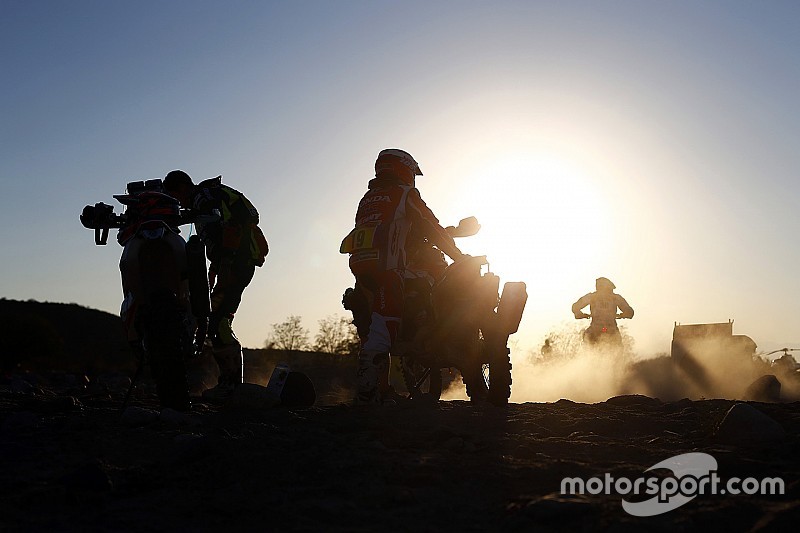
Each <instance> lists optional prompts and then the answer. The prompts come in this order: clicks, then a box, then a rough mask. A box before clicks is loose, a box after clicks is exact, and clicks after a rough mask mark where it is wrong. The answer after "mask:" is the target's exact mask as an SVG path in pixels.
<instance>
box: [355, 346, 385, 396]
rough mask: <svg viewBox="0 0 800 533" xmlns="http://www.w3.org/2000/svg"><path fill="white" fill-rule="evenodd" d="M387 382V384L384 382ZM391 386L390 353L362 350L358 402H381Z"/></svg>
mask: <svg viewBox="0 0 800 533" xmlns="http://www.w3.org/2000/svg"><path fill="white" fill-rule="evenodd" d="M384 382H385V384H384ZM388 386H389V354H388V353H386V352H381V353H375V352H373V351H369V350H362V351H361V353H359V354H358V374H357V382H356V387H357V390H356V398H355V402H356V404H379V403H381V395H382V393H385V392H386V390H388Z"/></svg>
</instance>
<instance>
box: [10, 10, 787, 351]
mask: <svg viewBox="0 0 800 533" xmlns="http://www.w3.org/2000/svg"><path fill="white" fill-rule="evenodd" d="M798 27H800V3H798V2H779V1H769V2H752V1H745V2H738V1H731V0H725V1H720V2H714V1H704V2H696V1H685V2H683V1H671V2H649V1H643V0H636V1H604V2H595V1H591V2H589V1H587V2H583V1H559V2H555V1H553V2H541V1H532V0H526V1H520V2H512V1H496V0H493V1H472V0H461V1H436V0H426V1H420V2H416V1H402V2H392V1H362V0H337V1H331V0H328V1H310V0H299V1H293V2H290V1H282V2H267V1H236V0H233V1H230V0H227V1H224V2H223V1H214V2H210V1H198V0H191V1H168V2H161V1H158V2H155V1H137V2H123V1H109V0H102V1H100V0H98V1H82V0H75V1H69V2H67V1H37V0H20V1H12V0H0V67H1V68H0V72H2V75H0V91H2V92H1V94H2V99H0V106H2V107H1V108H0V111H1V113H0V117H1V118H0V183H2V195H0V202H2V204H1V205H0V207H2V209H0V235H1V236H2V241H1V242H2V247H0V265H2V277H0V296H3V297H7V298H14V299H29V298H32V299H36V300H40V301H53V302H75V303H78V304H81V305H85V306H89V307H95V308H99V309H103V310H106V311H109V312H114V313H116V312H118V310H119V303H120V300H121V296H122V295H121V289H120V282H119V272H118V267H117V263H118V260H119V255H120V252H121V248H120V247H119V246H118V245H117V244H116V243H115V242H110V243H109V245H108V246H106V247H98V246H95V245H94V244H93V235H92V232H91V231H89V230H86V229H84V228H83V227H82V226H81V224H80V222H79V220H78V214H79V213H80V211H81V209H82V208H83V206H84V205H85V204H93V203H95V202H98V201H103V202H106V203H109V204H114V205H115V206H116V207H117V211H120V206H119V204H117V203H116V202H115V201H114V200H113V198H112V196H111V195H112V194H118V193H122V192H124V188H125V184H126V183H127V182H128V181H132V180H137V179H148V178H157V177H163V176H164V174H165V173H166V172H168V171H170V170H172V169H175V168H181V169H184V170H186V171H187V172H188V173H189V174H191V175H192V176H193V177H194V178H195V179H196V180H200V179H203V178H207V177H213V176H216V175H218V174H222V175H223V179H224V181H225V182H226V183H228V184H229V185H231V186H233V187H234V188H237V189H239V190H241V191H242V192H244V193H245V194H246V195H247V196H248V197H249V198H250V199H251V200H252V201H253V203H254V204H255V205H256V206H257V207H258V209H259V211H260V213H261V217H262V224H261V225H262V227H263V229H264V232H265V233H266V235H267V238H268V239H269V241H270V245H271V249H272V251H271V253H270V255H269V257H268V258H267V263H266V265H265V266H264V267H263V268H261V269H259V270H258V271H257V272H256V276H255V279H254V281H253V283H252V284H251V286H250V287H249V289H248V290H247V291H246V292H245V296H244V301H243V303H242V306H241V308H240V311H239V314H238V315H237V319H236V323H235V329H236V331H237V333H238V334H239V337H240V339H241V340H242V342H243V344H245V345H246V346H249V347H258V346H261V345H262V344H263V342H264V340H265V338H266V337H267V335H268V333H269V331H270V329H271V327H270V326H271V324H273V323H275V322H279V321H282V320H283V319H284V318H285V317H287V316H288V315H302V317H303V319H304V323H305V325H306V327H308V328H309V329H311V330H312V334H313V332H314V331H315V330H316V323H317V321H318V320H319V319H321V318H323V317H325V316H327V315H331V314H337V313H338V314H342V315H344V310H343V309H342V308H341V304H340V300H341V294H342V292H343V290H344V289H345V288H346V287H348V286H350V285H351V283H352V278H351V275H350V272H349V270H348V268H347V258H346V256H342V255H340V254H339V253H338V246H339V242H340V241H341V239H342V237H343V236H344V235H345V234H346V233H347V232H348V231H349V230H350V229H351V227H352V223H353V215H354V211H355V207H356V204H357V202H358V200H359V199H360V197H361V195H362V194H363V193H364V191H365V187H366V183H367V181H368V180H369V179H370V178H371V177H372V174H373V164H374V160H375V156H376V155H377V153H378V152H379V151H380V150H381V149H383V148H388V147H398V148H403V149H406V150H408V151H409V152H411V153H412V154H413V155H414V157H415V158H416V159H417V160H418V161H419V162H420V165H421V167H422V169H423V171H424V173H425V175H424V177H422V178H420V179H419V180H418V182H417V184H418V187H419V188H420V190H421V192H422V197H423V198H424V199H425V200H426V201H427V203H428V204H429V205H430V206H431V207H432V208H433V210H434V212H436V214H437V216H438V217H439V218H440V220H441V221H442V222H443V223H444V225H448V224H453V223H456V222H457V221H458V220H459V219H460V218H463V217H466V216H469V215H475V216H477V217H478V218H479V220H480V221H481V223H482V225H483V229H482V231H481V233H480V234H479V235H478V236H476V237H473V238H471V239H467V240H464V241H461V242H460V243H459V244H460V246H461V247H462V249H463V250H464V251H466V252H469V253H473V254H487V255H488V256H489V260H490V261H491V267H492V270H493V271H494V272H496V273H497V274H499V275H500V276H501V279H502V280H503V281H516V280H523V281H526V282H527V283H528V292H529V301H528V307H527V309H526V313H525V316H524V318H523V323H522V329H521V331H520V333H519V334H518V335H516V337H517V338H518V340H519V347H520V349H521V350H527V349H537V350H538V346H539V345H540V344H541V342H542V340H543V339H544V337H545V335H546V334H547V333H548V332H549V331H551V330H554V329H556V330H557V329H561V328H564V327H565V326H566V325H567V324H569V323H571V322H574V320H573V319H572V315H571V314H570V306H571V304H572V303H573V302H574V301H575V300H576V299H577V298H578V297H580V296H581V295H583V294H584V293H586V292H589V291H591V290H593V287H594V279H595V278H596V277H598V276H606V277H609V278H610V279H612V280H613V281H614V282H615V283H616V285H617V287H618V292H620V293H621V294H622V295H623V296H625V297H626V298H627V300H628V302H629V303H630V304H631V305H632V306H633V307H634V309H635V310H636V316H635V318H634V319H633V320H631V321H626V322H625V325H626V326H627V327H628V328H629V332H630V333H631V334H632V336H633V337H634V339H635V340H636V346H637V350H638V351H639V353H640V354H642V355H651V354H654V353H656V352H659V351H660V352H666V351H668V350H669V341H670V339H671V335H672V327H673V323H674V322H675V321H678V322H681V323H696V322H725V321H727V320H728V319H734V320H735V326H734V332H735V333H739V334H746V335H749V336H751V337H752V338H753V339H754V340H755V341H756V343H758V345H759V349H760V350H768V349H774V348H777V347H781V346H783V345H786V344H791V343H793V342H794V344H795V347H800V321H799V320H798V313H797V310H798V297H799V296H800V244H798V230H799V229H800V209H798V206H797V200H798V198H800V194H799V193H800V179H798V168H800V149H798V146H799V145H800V142H799V141H800V100H798V95H799V94H800V59H798V50H800V31H797V28H798ZM112 241H113V238H112Z"/></svg>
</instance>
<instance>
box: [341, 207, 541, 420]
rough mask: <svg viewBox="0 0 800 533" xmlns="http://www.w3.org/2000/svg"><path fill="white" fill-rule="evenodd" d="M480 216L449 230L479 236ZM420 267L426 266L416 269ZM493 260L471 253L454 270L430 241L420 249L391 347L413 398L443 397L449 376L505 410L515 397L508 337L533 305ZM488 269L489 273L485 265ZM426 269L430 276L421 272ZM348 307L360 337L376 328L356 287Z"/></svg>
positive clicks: (473, 394) (349, 292) (411, 264)
mask: <svg viewBox="0 0 800 533" xmlns="http://www.w3.org/2000/svg"><path fill="white" fill-rule="evenodd" d="M479 229H480V225H479V224H478V223H477V220H476V219H475V218H474V217H470V218H467V219H464V220H462V221H461V222H460V223H459V225H458V226H457V227H452V226H451V227H448V228H447V231H448V233H450V235H451V236H453V237H466V236H470V235H474V234H475V233H477V231H478V230H479ZM415 263H417V264H421V265H425V266H424V268H421V269H415V268H414V267H415ZM488 264H489V263H488V261H487V259H486V256H475V257H472V256H465V257H464V258H463V259H460V260H458V261H456V262H455V263H452V264H450V265H448V264H447V263H446V261H445V259H444V256H443V254H442V252H441V251H439V250H438V249H437V248H436V247H434V246H433V245H431V244H430V243H428V242H427V241H422V244H421V246H419V247H417V249H415V250H412V251H411V253H410V257H409V267H410V268H409V271H410V272H412V273H416V275H415V274H412V275H410V276H406V279H405V280H404V310H403V317H402V322H401V329H400V333H399V335H398V340H397V341H396V342H395V344H394V346H393V347H392V350H391V355H392V356H393V357H400V358H401V369H402V374H403V380H404V382H405V385H406V389H407V390H408V392H409V394H408V397H409V398H410V399H427V400H431V401H433V400H438V399H439V398H440V396H441V393H442V386H443V379H442V371H443V370H447V369H451V368H455V369H457V370H458V371H459V372H460V373H461V377H462V379H463V381H464V384H465V386H466V392H467V395H468V396H469V398H470V399H471V400H472V401H488V402H490V403H492V404H494V405H505V404H507V403H508V399H509V397H510V395H511V359H510V350H509V348H508V338H509V336H510V335H511V334H513V333H515V332H516V331H517V329H518V328H519V324H520V321H521V319H522V313H523V310H524V308H525V303H526V302H527V298H528V295H527V291H526V286H525V283H524V282H507V283H505V285H504V286H503V292H502V296H501V295H500V294H499V289H500V278H499V277H498V276H497V275H495V274H493V273H492V272H491V271H489V270H488ZM484 266H486V267H487V269H486V270H487V271H486V272H482V271H483V267H484ZM420 271H422V272H423V273H424V274H427V275H418V274H419V273H420ZM343 304H344V307H345V309H348V310H350V311H351V312H352V313H353V319H354V320H353V322H354V324H355V325H356V327H357V328H358V330H359V335H360V336H365V334H366V333H367V332H368V331H369V321H370V306H369V302H368V300H367V299H366V297H365V296H364V295H363V294H361V293H360V292H359V291H357V290H356V289H352V288H351V289H348V290H347V291H346V292H345V295H344V299H343Z"/></svg>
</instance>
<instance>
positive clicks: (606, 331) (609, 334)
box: [575, 313, 630, 350]
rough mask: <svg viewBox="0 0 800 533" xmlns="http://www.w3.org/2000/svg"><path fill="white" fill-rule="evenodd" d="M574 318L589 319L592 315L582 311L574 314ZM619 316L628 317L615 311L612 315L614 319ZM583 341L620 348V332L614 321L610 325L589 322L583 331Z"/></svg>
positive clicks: (593, 344)
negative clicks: (614, 314)
mask: <svg viewBox="0 0 800 533" xmlns="http://www.w3.org/2000/svg"><path fill="white" fill-rule="evenodd" d="M575 318H577V319H579V320H581V319H584V318H589V319H591V318H592V315H590V314H588V313H582V314H581V315H580V316H576V317H575ZM621 318H630V317H628V316H624V315H623V314H621V313H617V315H616V316H615V317H614V319H615V320H617V319H621ZM583 341H584V342H586V343H588V344H590V345H592V346H608V347H612V348H615V349H620V350H621V349H622V334H620V332H619V328H618V327H617V325H616V323H615V324H614V325H613V326H611V327H609V326H599V325H595V324H591V325H590V326H589V327H588V328H586V329H585V330H584V331H583Z"/></svg>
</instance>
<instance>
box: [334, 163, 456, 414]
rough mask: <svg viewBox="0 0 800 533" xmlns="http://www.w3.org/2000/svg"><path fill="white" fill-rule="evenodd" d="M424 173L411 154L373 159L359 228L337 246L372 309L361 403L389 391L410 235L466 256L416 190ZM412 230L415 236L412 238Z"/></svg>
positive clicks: (361, 364)
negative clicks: (372, 170)
mask: <svg viewBox="0 0 800 533" xmlns="http://www.w3.org/2000/svg"><path fill="white" fill-rule="evenodd" d="M421 175H422V171H421V170H420V168H419V165H418V164H417V162H416V161H415V160H414V158H413V157H412V156H411V154H409V153H408V152H405V151H403V150H399V149H396V148H389V149H386V150H382V151H381V152H380V153H379V154H378V158H377V159H376V161H375V178H374V179H372V180H371V181H370V182H369V184H368V189H369V190H367V192H366V193H365V194H364V196H363V197H362V198H361V201H360V202H359V204H358V209H357V211H356V216H355V227H354V228H353V230H352V231H351V232H350V233H349V234H348V235H347V237H345V238H344V240H343V241H342V244H341V247H340V249H339V251H340V252H341V253H348V254H350V261H349V264H350V271H351V272H352V273H353V276H354V277H355V279H356V286H355V291H354V292H355V293H356V296H357V297H358V298H365V299H366V300H367V301H368V302H369V309H370V313H371V316H370V319H371V320H370V322H369V326H368V329H367V327H361V328H359V329H360V334H359V336H360V338H361V350H360V353H359V357H358V374H357V392H356V402H357V403H360V404H369V403H381V402H382V401H383V399H384V398H383V397H384V396H385V395H386V393H387V392H388V391H389V352H390V350H391V347H392V344H393V342H394V341H395V339H396V338H397V335H398V332H399V330H400V321H401V317H402V313H403V284H404V279H405V274H406V272H405V271H406V269H407V268H408V261H409V258H408V250H409V248H410V247H411V246H412V245H413V243H412V242H410V239H414V238H422V237H424V238H426V239H428V241H429V242H430V243H432V244H434V245H436V246H437V247H438V248H439V249H440V250H442V251H443V252H444V253H446V254H447V255H448V256H449V257H450V258H451V259H453V260H455V261H457V260H458V259H460V258H461V257H462V255H463V254H462V253H461V251H460V250H459V249H458V247H456V245H455V243H454V241H453V238H452V237H451V236H450V235H449V234H448V233H447V231H445V229H444V228H443V227H442V226H441V225H440V224H439V220H438V219H437V218H436V216H435V215H434V214H433V212H432V211H431V210H430V209H429V208H428V206H427V205H426V204H425V202H424V201H423V200H422V197H421V196H420V193H419V190H417V189H416V187H415V179H416V176H421ZM412 232H413V235H414V236H416V237H409V236H410V234H412ZM357 326H358V324H357ZM364 326H366V324H364Z"/></svg>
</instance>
